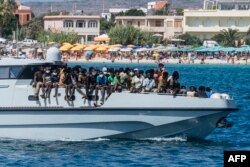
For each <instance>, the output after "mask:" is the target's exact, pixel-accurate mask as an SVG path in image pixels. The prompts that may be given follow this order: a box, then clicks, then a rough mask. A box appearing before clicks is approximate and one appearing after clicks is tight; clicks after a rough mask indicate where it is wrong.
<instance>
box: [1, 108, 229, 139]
mask: <svg viewBox="0 0 250 167" xmlns="http://www.w3.org/2000/svg"><path fill="white" fill-rule="evenodd" d="M230 112H231V110H228V109H227V110H223V109H222V110H219V109H218V110H215V109H214V110H198V109H194V110H192V109H189V110H183V109H182V110H181V109H163V108H162V109H149V108H148V109H143V108H141V109H140V108H134V109H118V108H117V109H111V108H110V109H109V108H106V109H101V108H89V109H84V108H83V109H77V110H73V109H60V108H58V109H49V108H48V109H46V108H43V109H40V110H39V109H38V108H31V109H29V108H26V109H25V108H22V109H19V110H17V109H5V110H2V111H1V112H0V137H1V138H14V139H31V140H86V139H95V138H127V139H141V138H154V137H172V136H184V137H187V138H205V137H206V136H207V135H208V134H210V133H211V132H212V131H213V130H214V129H215V128H216V124H217V122H218V121H219V120H220V119H221V118H223V117H226V116H227V115H228V114H229V113H230Z"/></svg>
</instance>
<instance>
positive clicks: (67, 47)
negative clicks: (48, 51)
mask: <svg viewBox="0 0 250 167" xmlns="http://www.w3.org/2000/svg"><path fill="white" fill-rule="evenodd" d="M70 48H72V46H69V45H64V46H61V47H60V50H61V51H66V50H69V49H70Z"/></svg>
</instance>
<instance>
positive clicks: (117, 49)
mask: <svg viewBox="0 0 250 167" xmlns="http://www.w3.org/2000/svg"><path fill="white" fill-rule="evenodd" d="M119 50H120V48H110V49H109V50H108V51H109V52H117V51H119Z"/></svg>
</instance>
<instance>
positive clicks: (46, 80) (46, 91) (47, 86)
mask: <svg viewBox="0 0 250 167" xmlns="http://www.w3.org/2000/svg"><path fill="white" fill-rule="evenodd" d="M51 87H52V80H51V71H50V67H46V68H45V73H44V74H43V87H42V91H43V94H42V95H41V97H42V98H50V92H51Z"/></svg>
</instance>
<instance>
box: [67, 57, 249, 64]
mask: <svg viewBox="0 0 250 167" xmlns="http://www.w3.org/2000/svg"><path fill="white" fill-rule="evenodd" d="M67 62H69V63H121V64H123V63H129V64H159V63H163V64H191V65H192V64H201V60H194V63H189V62H188V61H182V63H179V59H163V60H161V61H159V62H157V61H155V60H146V59H142V60H140V61H139V63H138V62H137V60H133V61H132V62H131V61H130V60H128V59H122V60H120V59H116V60H115V61H114V62H112V61H111V60H109V59H105V58H94V59H90V60H86V59H84V58H80V59H77V60H76V59H75V58H71V59H68V61H67ZM204 64H205V65H208V64H211V65H220V64H222V65H227V64H228V65H250V61H247V63H246V60H239V61H235V62H234V64H233V63H231V62H230V63H228V62H227V61H226V60H219V59H207V60H205V63H204Z"/></svg>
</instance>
